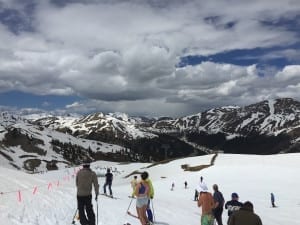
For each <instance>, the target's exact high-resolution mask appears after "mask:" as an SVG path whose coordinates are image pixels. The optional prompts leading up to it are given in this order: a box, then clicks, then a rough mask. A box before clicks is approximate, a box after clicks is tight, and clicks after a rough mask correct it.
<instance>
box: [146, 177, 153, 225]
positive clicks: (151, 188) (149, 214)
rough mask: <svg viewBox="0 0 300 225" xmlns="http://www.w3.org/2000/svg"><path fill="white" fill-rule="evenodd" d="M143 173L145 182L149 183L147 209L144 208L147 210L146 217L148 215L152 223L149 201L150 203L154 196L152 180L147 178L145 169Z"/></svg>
mask: <svg viewBox="0 0 300 225" xmlns="http://www.w3.org/2000/svg"><path fill="white" fill-rule="evenodd" d="M144 173H145V174H146V175H147V179H146V182H147V184H148V185H149V199H148V204H147V210H146V211H147V217H148V220H149V221H150V222H151V223H153V213H152V210H151V206H150V203H151V201H153V200H152V199H153V198H154V188H153V184H152V181H151V180H150V178H149V174H148V173H147V172H146V171H145V172H144Z"/></svg>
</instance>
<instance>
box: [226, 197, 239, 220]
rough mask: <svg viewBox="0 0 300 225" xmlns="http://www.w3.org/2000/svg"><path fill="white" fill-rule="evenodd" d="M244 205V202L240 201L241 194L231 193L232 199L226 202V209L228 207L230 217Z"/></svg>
mask: <svg viewBox="0 0 300 225" xmlns="http://www.w3.org/2000/svg"><path fill="white" fill-rule="evenodd" d="M242 206H243V203H241V202H239V196H238V194H237V193H232V194H231V200H230V201H227V202H226V203H225V209H228V218H229V217H230V216H231V215H232V213H233V212H235V211H237V210H239V209H240V208H241V207H242Z"/></svg>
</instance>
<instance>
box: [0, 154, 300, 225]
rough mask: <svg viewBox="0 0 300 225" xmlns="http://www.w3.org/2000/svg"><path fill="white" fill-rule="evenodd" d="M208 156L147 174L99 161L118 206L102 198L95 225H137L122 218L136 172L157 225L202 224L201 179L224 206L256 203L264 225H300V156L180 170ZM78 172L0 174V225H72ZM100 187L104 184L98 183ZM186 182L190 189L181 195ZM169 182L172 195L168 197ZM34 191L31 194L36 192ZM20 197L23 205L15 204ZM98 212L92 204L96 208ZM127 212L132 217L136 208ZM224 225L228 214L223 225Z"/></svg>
mask: <svg viewBox="0 0 300 225" xmlns="http://www.w3.org/2000/svg"><path fill="white" fill-rule="evenodd" d="M211 158H212V155H207V156H199V157H193V158H185V159H180V160H176V161H172V162H169V163H166V164H161V165H158V166H153V167H150V168H145V167H146V166H147V165H149V164H142V163H132V164H118V163H113V162H104V161H99V162H96V163H94V164H92V168H93V169H94V170H95V171H96V172H97V174H99V175H100V174H103V173H104V172H105V168H104V167H112V168H113V170H115V172H114V175H115V179H114V183H113V192H114V195H115V196H116V197H118V199H117V200H115V199H110V198H107V197H104V196H100V197H99V198H100V199H99V201H98V210H99V213H98V214H99V217H98V218H99V224H101V225H120V224H124V222H130V223H131V224H132V225H138V224H139V222H138V221H137V220H136V219H135V218H132V217H129V216H128V215H126V213H125V212H126V210H127V208H128V206H129V203H130V199H129V198H128V197H127V196H128V195H129V194H130V193H131V189H130V184H129V182H130V180H131V178H132V177H129V178H124V177H125V176H126V175H128V174H129V173H131V172H132V171H134V170H138V171H144V170H147V171H148V172H149V174H150V177H151V179H152V182H153V185H154V188H155V198H154V200H153V206H154V213H155V218H156V220H157V221H159V222H161V224H165V225H182V224H187V225H193V224H195V225H196V224H200V209H199V208H198V207H197V206H196V202H194V201H192V200H193V196H194V189H195V187H196V186H197V185H198V182H199V178H200V176H203V177H204V180H205V182H206V183H207V185H208V186H209V188H210V190H212V188H211V186H212V185H213V184H214V183H217V184H218V185H219V187H220V190H221V191H222V192H223V194H224V197H225V198H226V200H229V198H230V194H231V193H232V192H237V193H238V194H239V196H240V200H241V201H246V200H250V201H252V202H253V203H254V207H255V212H256V213H257V214H259V215H260V216H261V219H262V221H263V224H264V225H282V224H293V225H296V224H299V221H300V215H299V213H298V212H299V209H300V208H299V207H300V197H299V196H298V191H299V187H300V181H299V179H297V177H298V176H299V173H300V168H299V166H298V162H299V160H300V154H287V155H284V154H282V155H272V156H255V155H251V156H250V155H223V154H219V155H218V157H217V158H216V161H215V165H214V166H211V167H209V168H206V169H203V170H201V171H198V172H185V171H183V170H182V169H181V165H183V164H189V165H190V166H197V165H204V164H209V163H210V160H211ZM76 169H77V168H70V169H62V170H59V171H53V172H48V173H44V174H35V175H26V174H24V173H22V172H17V171H14V170H10V169H5V168H0V174H1V175H0V177H1V182H0V191H1V192H4V193H3V194H1V195H0V221H1V224H5V225H21V224H24V225H53V224H56V225H66V224H71V222H72V217H73V214H74V212H75V208H76V188H75V186H74V177H73V176H72V175H73V174H74V171H75V170H76ZM99 181H100V184H101V186H102V185H103V181H104V178H103V177H99ZM184 181H187V182H188V189H184ZM172 182H174V183H175V189H174V191H170V188H171V184H172ZM35 186H38V188H37V191H36V192H35V194H33V192H34V190H35V189H34V187H35ZM18 190H21V191H20V192H18ZM270 192H273V193H274V194H275V198H276V202H275V203H276V204H277V205H278V206H279V207H278V208H271V207H270ZM19 193H21V197H22V198H21V201H18V200H20V199H19V197H20V196H19ZM94 208H95V211H96V202H94ZM130 211H131V212H132V213H135V209H134V202H133V203H132V205H131V207H130ZM226 220H227V212H226V210H225V211H224V213H223V223H224V224H225V223H226Z"/></svg>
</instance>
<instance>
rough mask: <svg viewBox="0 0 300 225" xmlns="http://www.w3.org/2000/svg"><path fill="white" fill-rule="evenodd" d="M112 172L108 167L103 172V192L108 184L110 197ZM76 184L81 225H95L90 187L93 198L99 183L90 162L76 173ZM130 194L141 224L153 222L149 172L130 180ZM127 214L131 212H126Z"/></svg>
mask: <svg viewBox="0 0 300 225" xmlns="http://www.w3.org/2000/svg"><path fill="white" fill-rule="evenodd" d="M112 181H113V174H112V173H111V171H110V169H107V172H106V174H105V183H104V185H103V193H104V194H105V195H106V187H107V186H108V189H109V194H110V197H113V193H112V189H111V187H112ZM76 186H77V208H78V215H79V221H80V223H81V225H95V224H96V221H95V213H94V210H93V205H92V188H93V187H94V191H95V200H96V201H97V199H98V195H99V183H98V178H97V175H96V173H95V172H94V171H93V170H91V168H90V163H89V162H85V163H84V164H83V166H82V169H81V170H79V171H78V173H77V175H76ZM131 187H132V190H133V191H132V194H131V196H130V197H132V198H136V212H137V216H135V217H137V218H138V219H139V220H140V222H141V224H142V225H151V224H153V213H152V210H151V207H150V202H151V199H153V197H154V188H153V185H152V182H151V180H150V179H149V174H148V173H147V172H146V171H145V172H143V173H142V174H141V179H140V180H139V181H138V179H137V176H134V179H133V180H132V181H131ZM128 214H130V215H133V214H131V213H130V212H128ZM133 216H134V215H133Z"/></svg>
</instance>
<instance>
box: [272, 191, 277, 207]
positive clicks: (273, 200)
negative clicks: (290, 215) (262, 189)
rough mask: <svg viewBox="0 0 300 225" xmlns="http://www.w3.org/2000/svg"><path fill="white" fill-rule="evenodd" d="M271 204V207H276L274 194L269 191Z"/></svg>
mask: <svg viewBox="0 0 300 225" xmlns="http://www.w3.org/2000/svg"><path fill="white" fill-rule="evenodd" d="M271 204H272V207H273V208H274V207H276V205H275V196H274V194H273V193H271Z"/></svg>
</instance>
